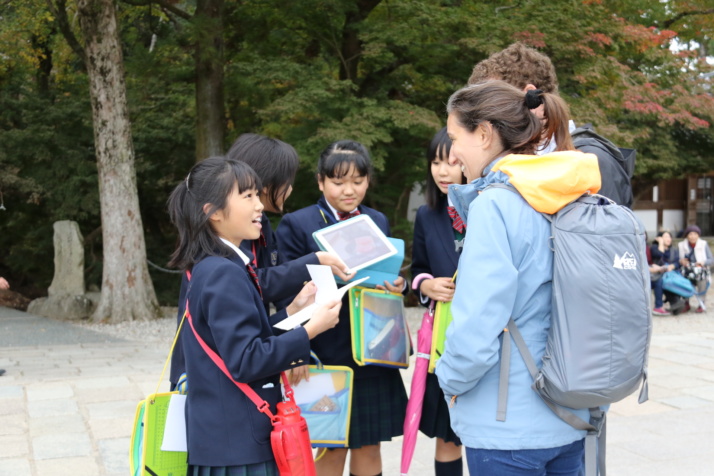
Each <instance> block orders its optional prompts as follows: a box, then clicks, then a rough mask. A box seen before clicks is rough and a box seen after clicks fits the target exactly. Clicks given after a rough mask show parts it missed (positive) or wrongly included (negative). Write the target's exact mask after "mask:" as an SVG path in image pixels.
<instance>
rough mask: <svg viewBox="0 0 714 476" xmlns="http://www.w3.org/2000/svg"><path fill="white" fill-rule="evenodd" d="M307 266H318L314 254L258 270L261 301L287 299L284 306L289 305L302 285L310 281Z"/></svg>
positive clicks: (275, 301) (318, 262) (318, 261)
mask: <svg viewBox="0 0 714 476" xmlns="http://www.w3.org/2000/svg"><path fill="white" fill-rule="evenodd" d="M308 264H320V260H318V259H317V255H316V254H315V253H310V254H308V255H305V256H302V257H300V258H296V259H294V260H291V261H286V262H285V263H281V264H279V265H277V266H270V267H269V268H260V269H258V279H260V287H261V288H262V289H263V300H264V301H266V302H274V303H277V302H278V301H282V300H285V299H287V300H288V302H287V303H286V304H285V305H288V304H290V300H291V299H292V297H293V296H295V295H296V294H297V293H299V292H300V290H301V289H302V286H303V283H304V282H305V281H309V280H310V273H309V272H308V271H307V265H308ZM278 307H280V306H278Z"/></svg>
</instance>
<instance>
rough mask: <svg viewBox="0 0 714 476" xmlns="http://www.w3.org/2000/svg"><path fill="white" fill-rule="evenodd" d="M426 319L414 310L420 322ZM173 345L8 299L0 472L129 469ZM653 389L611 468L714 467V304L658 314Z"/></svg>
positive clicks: (395, 454)
mask: <svg viewBox="0 0 714 476" xmlns="http://www.w3.org/2000/svg"><path fill="white" fill-rule="evenodd" d="M419 317H420V311H419V310H417V309H410V319H411V320H412V329H416V328H417V327H418V323H417V322H418V319H419ZM166 322H167V324H168V325H171V320H166ZM169 332H170V331H169ZM169 345H170V343H169V342H165V343H163V344H157V343H156V342H153V341H152V342H149V343H142V342H137V341H128V340H123V339H119V338H116V337H112V336H111V335H108V334H102V333H99V332H95V331H92V330H88V329H86V328H84V327H80V326H76V325H74V324H70V323H66V322H59V321H54V320H51V319H44V318H39V317H35V316H31V315H29V314H26V313H22V312H19V311H14V310H11V309H7V308H2V307H0V368H4V369H6V370H7V373H6V374H5V375H4V376H2V377H0V476H27V475H37V476H40V475H41V476H50V475H59V476H64V475H67V476H85V475H87V476H98V475H111V476H115V475H116V476H126V475H127V474H128V472H129V471H128V468H129V465H128V456H127V455H128V448H129V440H130V436H131V429H132V424H133V419H134V412H135V409H136V404H137V403H138V402H139V400H140V399H142V398H144V397H145V396H146V395H147V394H149V393H152V392H153V391H155V389H156V384H157V380H158V377H159V375H160V373H161V369H162V365H163V362H164V359H165V357H166V353H167V351H168V347H169ZM403 375H404V378H405V381H406V385H407V388H409V381H410V378H411V373H410V372H403ZM167 388H168V384H167V383H166V382H163V383H162V384H161V390H166V389H167ZM649 395H650V401H649V402H647V403H646V404H644V405H638V404H637V402H636V399H637V395H634V396H632V397H631V398H628V399H627V400H625V401H623V402H620V403H618V404H616V405H613V406H612V409H611V411H610V417H609V425H608V435H607V437H608V438H607V439H608V447H607V457H608V474H609V475H610V476H639V475H647V476H665V475H666V476H671V475H676V476H678V475H687V476H697V475H707V476H709V475H714V311H710V314H709V315H707V314H705V315H693V314H691V315H683V316H680V317H666V318H656V319H655V328H654V336H653V339H652V349H651V356H650V393H649ZM433 445H434V443H433V441H430V440H428V439H427V438H424V437H423V436H422V437H420V438H419V439H418V442H417V447H416V451H415V456H414V460H413V463H412V470H411V471H410V474H411V475H414V476H426V475H431V474H433V470H432V467H433V451H434V450H433V447H434V446H433ZM400 449H401V438H400V439H397V440H395V441H393V442H390V443H387V444H384V446H383V451H382V454H383V458H384V471H383V474H385V476H393V475H398V474H399V460H400ZM345 474H348V473H347V472H345Z"/></svg>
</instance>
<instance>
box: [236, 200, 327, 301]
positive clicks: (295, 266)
mask: <svg viewBox="0 0 714 476" xmlns="http://www.w3.org/2000/svg"><path fill="white" fill-rule="evenodd" d="M260 223H261V224H262V225H263V236H264V237H265V246H260V243H259V240H252V241H247V240H244V241H243V242H241V245H240V249H241V251H243V252H244V253H245V254H246V255H247V256H248V257H249V258H250V257H253V256H254V254H253V249H254V245H255V255H256V256H255V260H256V261H257V266H256V267H257V268H258V280H259V281H260V287H261V289H262V290H263V301H264V302H265V310H266V311H268V310H269V308H270V303H271V302H272V303H274V304H276V305H279V304H280V305H281V307H284V306H287V305H288V304H290V302H291V301H292V299H293V297H294V296H295V295H296V294H297V293H299V292H300V290H301V289H302V287H303V285H304V283H305V281H310V273H308V271H307V267H306V265H308V264H320V260H318V259H317V256H316V255H315V253H310V254H308V255H306V256H301V257H299V258H297V259H293V260H290V261H288V260H286V259H285V258H284V257H283V255H282V253H280V250H279V249H278V243H277V239H276V237H275V233H274V232H273V228H272V226H271V225H270V220H269V219H268V216H267V215H266V214H265V213H263V216H262V218H261V221H260ZM284 300H287V302H286V303H281V302H280V301H284ZM268 312H269V311H268Z"/></svg>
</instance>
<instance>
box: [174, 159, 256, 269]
mask: <svg viewBox="0 0 714 476" xmlns="http://www.w3.org/2000/svg"><path fill="white" fill-rule="evenodd" d="M235 187H238V193H243V192H244V191H246V190H251V189H255V190H258V191H259V190H260V189H261V188H262V186H261V183H260V178H258V176H257V175H256V173H255V172H254V171H253V169H251V168H250V166H248V165H247V164H244V163H242V162H238V161H237V160H231V159H228V158H226V157H223V156H217V157H209V158H208V159H204V160H202V161H201V162H198V163H197V164H196V165H194V166H193V168H192V169H191V171H190V172H189V173H188V175H187V176H186V178H185V179H184V180H183V181H182V182H181V183H180V184H178V185H177V186H176V188H175V189H174V191H173V192H171V196H169V200H168V209H169V216H170V217H171V223H173V224H174V226H176V229H177V230H178V244H177V246H176V250H175V251H174V252H173V254H172V255H171V260H170V261H169V266H171V267H175V268H179V269H181V270H187V269H191V268H192V267H193V265H194V264H196V263H198V262H199V261H201V260H202V259H203V258H205V257H206V256H230V253H232V252H233V251H231V249H230V248H228V247H227V246H226V245H225V244H224V243H223V242H222V241H221V240H220V238H219V237H218V235H217V234H216V232H215V231H214V230H213V228H212V227H211V225H210V223H209V217H210V216H211V215H213V214H214V213H215V212H216V211H218V210H222V209H224V208H225V206H226V201H227V199H228V196H229V195H230V194H231V192H232V191H233V189H234V188H235ZM206 204H209V205H210V208H209V210H208V212H205V211H204V206H205V205H206Z"/></svg>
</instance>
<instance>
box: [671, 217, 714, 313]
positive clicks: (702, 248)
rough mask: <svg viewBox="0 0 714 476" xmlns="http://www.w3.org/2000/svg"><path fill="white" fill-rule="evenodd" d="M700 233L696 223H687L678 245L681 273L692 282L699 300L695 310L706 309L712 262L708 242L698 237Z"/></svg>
mask: <svg viewBox="0 0 714 476" xmlns="http://www.w3.org/2000/svg"><path fill="white" fill-rule="evenodd" d="M701 235H702V230H701V229H700V228H699V227H698V226H697V225H689V226H688V227H687V228H686V229H685V230H684V240H683V241H681V242H680V243H679V245H678V246H679V264H680V265H682V274H683V275H684V276H685V277H686V278H687V279H689V280H690V281H692V284H694V288H695V293H696V296H697V299H698V301H699V306H698V307H697V310H696V311H695V312H704V311H706V306H705V305H704V297H705V295H706V292H707V289H709V282H710V276H709V268H710V267H711V266H712V264H714V257H712V252H711V250H710V249H709V244H708V243H707V242H706V241H704V240H702V239H701V238H700V236H701ZM687 310H689V303H687V304H686V305H685V311H687Z"/></svg>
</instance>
